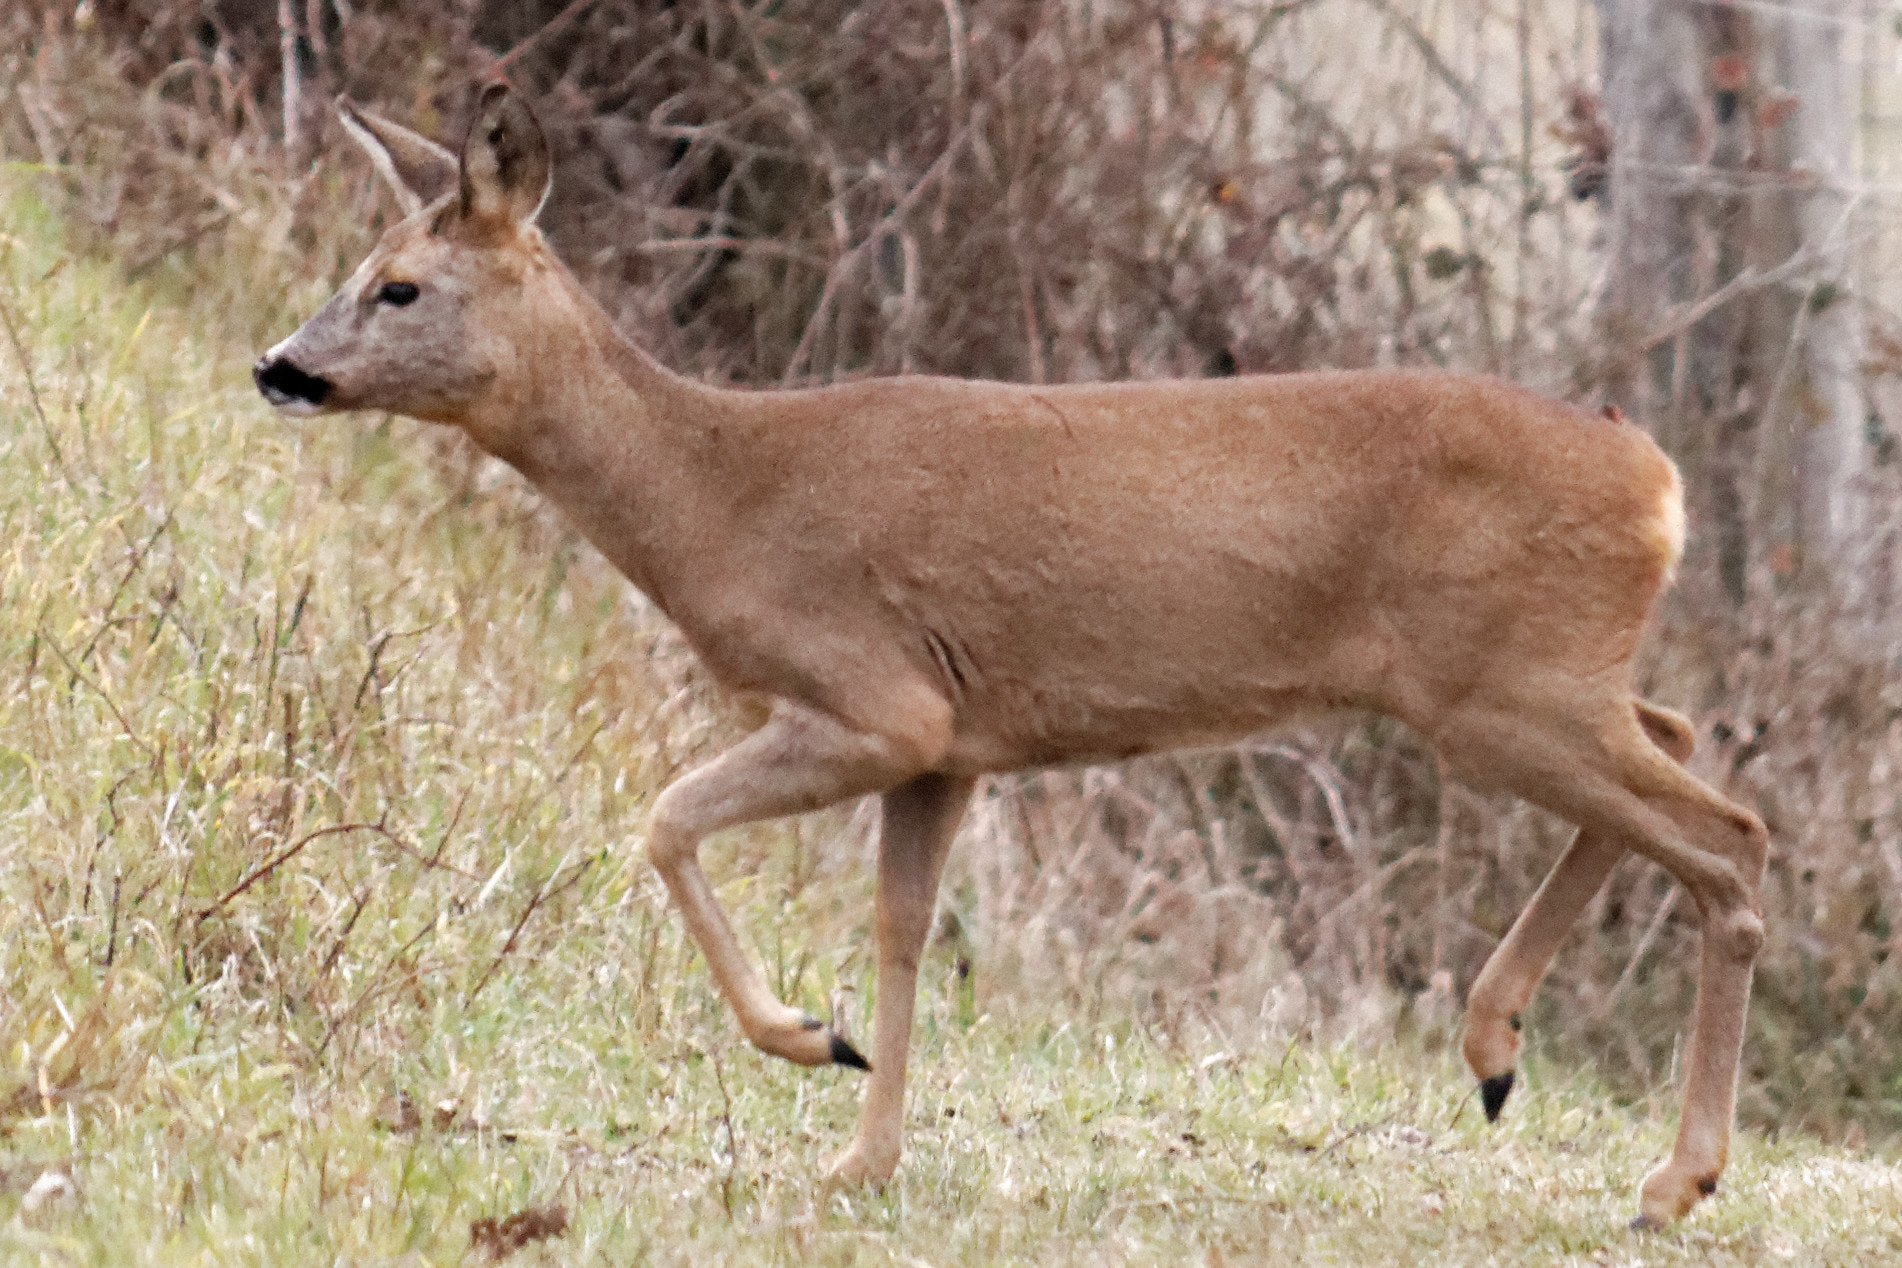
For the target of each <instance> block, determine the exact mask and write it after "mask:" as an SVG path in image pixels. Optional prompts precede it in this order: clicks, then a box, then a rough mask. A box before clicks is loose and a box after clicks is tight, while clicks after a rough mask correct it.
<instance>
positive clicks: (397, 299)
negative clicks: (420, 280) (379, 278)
mask: <svg viewBox="0 0 1902 1268" xmlns="http://www.w3.org/2000/svg"><path fill="white" fill-rule="evenodd" d="M419 294H421V292H420V291H418V290H417V289H416V283H414V282H385V283H383V285H382V287H381V288H380V289H379V290H378V291H377V293H376V302H377V303H379V304H390V305H393V306H394V307H397V308H401V307H402V306H403V305H405V304H413V303H415V302H416V297H417V295H419Z"/></svg>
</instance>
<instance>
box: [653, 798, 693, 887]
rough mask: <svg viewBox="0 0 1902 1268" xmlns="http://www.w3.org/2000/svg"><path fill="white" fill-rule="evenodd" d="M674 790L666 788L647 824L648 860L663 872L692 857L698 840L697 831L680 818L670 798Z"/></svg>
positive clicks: (655, 804)
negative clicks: (692, 829)
mask: <svg viewBox="0 0 1902 1268" xmlns="http://www.w3.org/2000/svg"><path fill="white" fill-rule="evenodd" d="M672 791H673V790H672V789H671V788H670V789H668V790H667V792H663V793H662V794H661V795H660V799H659V800H658V801H656V802H655V803H654V813H653V816H652V818H651V819H650V820H649V821H648V827H647V859H648V862H650V863H652V864H653V865H654V866H655V867H657V868H659V869H660V870H661V871H663V872H666V871H670V870H672V869H673V868H674V867H675V866H676V865H677V864H680V863H682V862H685V861H687V860H688V859H690V858H692V857H693V852H694V847H695V846H696V845H697V844H698V841H697V839H696V838H695V836H694V834H693V832H692V831H691V830H690V829H689V828H688V827H687V825H686V824H684V823H682V822H681V821H680V816H679V814H678V813H677V811H676V810H675V808H674V806H673V804H672V802H671V801H670V798H669V794H670V793H671V792H672Z"/></svg>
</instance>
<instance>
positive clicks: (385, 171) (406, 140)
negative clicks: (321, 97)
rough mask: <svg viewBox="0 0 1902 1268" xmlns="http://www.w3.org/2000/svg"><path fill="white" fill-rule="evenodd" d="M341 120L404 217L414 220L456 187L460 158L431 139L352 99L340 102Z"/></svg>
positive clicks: (344, 98)
mask: <svg viewBox="0 0 1902 1268" xmlns="http://www.w3.org/2000/svg"><path fill="white" fill-rule="evenodd" d="M337 117H338V118H339V119H341V120H342V121H343V130H344V131H345V132H348V133H349V134H350V139H351V140H353V141H355V142H356V143H357V144H358V145H360V146H362V147H363V150H364V153H366V154H368V155H369V156H370V161H371V162H372V163H374V164H376V170H377V174H378V175H379V176H381V177H382V178H383V180H384V182H385V183H386V184H388V185H389V187H390V189H391V191H392V192H394V193H395V195H396V200H397V202H399V203H401V204H402V205H403V214H404V215H405V216H413V215H415V214H416V213H417V212H419V211H421V210H422V209H423V208H424V207H425V206H427V205H428V204H430V203H432V202H434V201H435V200H436V199H438V198H441V197H442V196H443V195H444V194H446V193H448V192H449V191H450V190H452V189H454V188H455V186H456V156H455V155H454V154H452V153H450V152H449V151H448V150H446V149H444V148H443V147H442V146H440V145H437V144H436V143H435V142H434V141H432V140H430V139H429V138H428V137H425V136H419V135H417V134H416V133H414V132H411V131H410V130H409V129H408V128H406V127H403V126H402V125H401V124H398V123H391V122H390V121H389V120H388V119H381V118H378V117H377V116H376V115H373V114H371V113H370V112H369V111H367V110H359V109H357V107H356V103H354V102H352V101H351V100H350V99H349V98H348V97H339V98H337Z"/></svg>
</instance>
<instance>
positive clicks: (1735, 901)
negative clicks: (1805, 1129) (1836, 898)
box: [1435, 684, 1768, 1228]
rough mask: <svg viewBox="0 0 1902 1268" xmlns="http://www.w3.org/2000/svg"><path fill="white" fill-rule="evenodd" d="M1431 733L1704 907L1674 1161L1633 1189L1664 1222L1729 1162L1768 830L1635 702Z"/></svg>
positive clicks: (1565, 707)
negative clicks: (1669, 741)
mask: <svg viewBox="0 0 1902 1268" xmlns="http://www.w3.org/2000/svg"><path fill="white" fill-rule="evenodd" d="M1435 738H1436V740H1438V741H1439V742H1440V744H1441V747H1442V751H1443V752H1445V753H1446V755H1447V756H1448V757H1449V758H1450V759H1451V760H1453V761H1454V763H1455V764H1456V765H1458V766H1460V767H1461V768H1463V769H1466V770H1470V771H1474V772H1475V773H1477V774H1479V775H1481V776H1482V777H1485V778H1487V779H1489V780H1491V781H1496V782H1503V783H1505V784H1506V785H1507V786H1508V787H1510V788H1512V789H1513V790H1514V791H1516V792H1518V793H1519V794H1520V795H1521V796H1523V797H1525V798H1526V799H1527V800H1529V801H1532V802H1535V803H1537V804H1539V805H1542V806H1544V807H1546V808H1547V809H1549V810H1552V811H1554V812H1556V813H1558V814H1560V815H1563V816H1564V817H1565V818H1568V819H1570V820H1571V821H1572V822H1574V823H1576V824H1578V825H1579V828H1580V830H1581V832H1583V833H1586V834H1590V835H1594V836H1596V837H1598V838H1599V839H1601V840H1606V841H1621V842H1623V843H1625V845H1626V846H1627V847H1628V848H1630V849H1632V850H1634V851H1636V852H1638V853H1640V854H1642V855H1644V856H1645V857H1647V858H1649V859H1651V860H1652V861H1653V862H1655V863H1657V864H1658V865H1659V866H1661V867H1663V868H1664V869H1665V870H1666V871H1668V872H1670V873H1671V875H1672V876H1673V877H1674V878H1675V879H1676V880H1677V881H1678V883H1679V884H1681V885H1683V886H1684V888H1685V889H1686V890H1687V891H1688V892H1689V893H1690V895H1691V898H1692V899H1693V900H1694V901H1695V902H1696V904H1697V908H1698V912H1699V914H1700V916H1701V917H1702V922H1703V937H1702V941H1703V949H1702V955H1701V963H1700V966H1699V973H1698V988H1697V1006H1696V1009H1695V1011H1694V1013H1693V1016H1692V1022H1691V1036H1690V1042H1689V1045H1688V1047H1687V1049H1686V1054H1685V1062H1684V1067H1685V1079H1684V1108H1683V1112H1682V1114H1681V1115H1680V1117H1679V1121H1678V1134H1677V1140H1676V1143H1675V1144H1674V1145H1673V1147H1672V1150H1671V1156H1670V1158H1668V1159H1667V1160H1666V1161H1665V1162H1664V1163H1663V1164H1662V1165H1660V1166H1659V1167H1658V1168H1657V1169H1656V1170H1654V1171H1653V1172H1652V1173H1651V1174H1650V1175H1649V1176H1647V1177H1646V1178H1645V1181H1644V1184H1643V1186H1642V1187H1641V1189H1640V1191H1639V1206H1640V1211H1639V1215H1638V1218H1637V1220H1636V1221H1635V1223H1636V1224H1637V1225H1639V1226H1643V1227H1652V1228H1656V1227H1661V1226H1663V1225H1665V1224H1668V1223H1670V1222H1671V1221H1673V1220H1676V1219H1678V1218H1679V1217H1681V1216H1682V1215H1684V1213H1685V1212H1687V1211H1689V1210H1690V1209H1691V1207H1692V1206H1693V1205H1695V1204H1696V1203H1697V1201H1698V1200H1699V1199H1700V1198H1702V1197H1704V1196H1706V1195H1707V1194H1710V1193H1712V1192H1715V1191H1716V1188H1717V1179H1718V1177H1719V1175H1721V1174H1722V1172H1723V1169H1724V1164H1725V1162H1726V1161H1727V1158H1728V1153H1729V1145H1730V1127H1731V1120H1732V1118H1733V1116H1734V1112H1735V1105H1736V1086H1737V1066H1738V1059H1739V1057H1740V1055H1741V1052H1742V1046H1743V1028H1744V1015H1745V1012H1746V1010H1747V1008H1748V1006H1749V1000H1750V976H1751V965H1752V962H1753V961H1754V960H1755V958H1756V953H1757V949H1758V948H1759V947H1760V946H1761V945H1762V942H1763V919H1762V916H1761V914H1760V913H1761V897H1760V891H1761V887H1762V880H1763V864H1764V858H1765V856H1766V854H1767V852H1768V838H1767V835H1766V833H1765V831H1764V827H1763V822H1762V820H1760V819H1758V818H1757V816H1756V815H1754V814H1751V813H1750V812H1749V811H1747V810H1744V809H1742V808H1741V807H1739V806H1736V805H1733V804H1732V803H1730V802H1729V801H1726V800H1725V799H1724V798H1723V797H1720V796H1719V795H1718V794H1716V793H1715V792H1713V791H1712V790H1711V789H1709V788H1708V787H1706V786H1705V785H1704V784H1702V783H1701V782H1699V781H1698V780H1697V779H1696V778H1694V777H1693V776H1692V775H1691V774H1690V773H1689V772H1688V771H1686V770H1685V769H1684V768H1683V767H1682V766H1680V765H1679V764H1678V763H1677V762H1676V761H1674V760H1672V758H1671V756H1670V755H1669V754H1667V753H1665V752H1664V751H1663V750H1662V749H1661V748H1659V747H1658V746H1657V745H1656V744H1655V743H1654V742H1653V741H1652V740H1651V739H1650V738H1649V737H1648V736H1647V735H1646V734H1645V731H1644V729H1643V728H1642V727H1641V726H1640V725H1639V724H1638V721H1637V718H1636V717H1635V716H1634V714H1633V712H1632V709H1631V706H1630V704H1629V702H1628V701H1618V702H1615V707H1612V706H1611V705H1609V704H1607V702H1606V701H1604V700H1603V699H1593V698H1592V697H1591V695H1590V694H1589V688H1588V687H1587V686H1585V685H1583V684H1581V685H1580V687H1579V689H1578V692H1577V694H1576V695H1575V696H1573V697H1572V698H1564V697H1559V698H1548V699H1544V700H1539V701H1523V700H1521V701H1513V702H1509V703H1507V704H1504V705H1502V704H1500V703H1498V702H1494V703H1493V704H1492V705H1491V706H1487V705H1484V704H1478V703H1475V704H1469V705H1468V706H1466V707H1464V708H1462V709H1461V711H1460V713H1459V716H1457V717H1455V718H1452V719H1449V720H1448V721H1447V723H1446V724H1445V725H1444V726H1442V727H1441V728H1439V729H1437V730H1436V736H1435ZM1555 901H1556V900H1555Z"/></svg>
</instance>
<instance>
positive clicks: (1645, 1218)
mask: <svg viewBox="0 0 1902 1268" xmlns="http://www.w3.org/2000/svg"><path fill="white" fill-rule="evenodd" d="M1663 1227H1664V1225H1662V1224H1660V1223H1658V1222H1657V1221H1656V1220H1653V1219H1652V1218H1651V1217H1650V1216H1649V1215H1634V1216H1632V1217H1631V1231H1632V1232H1634V1233H1655V1232H1657V1231H1658V1230H1659V1229H1661V1228H1663Z"/></svg>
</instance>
